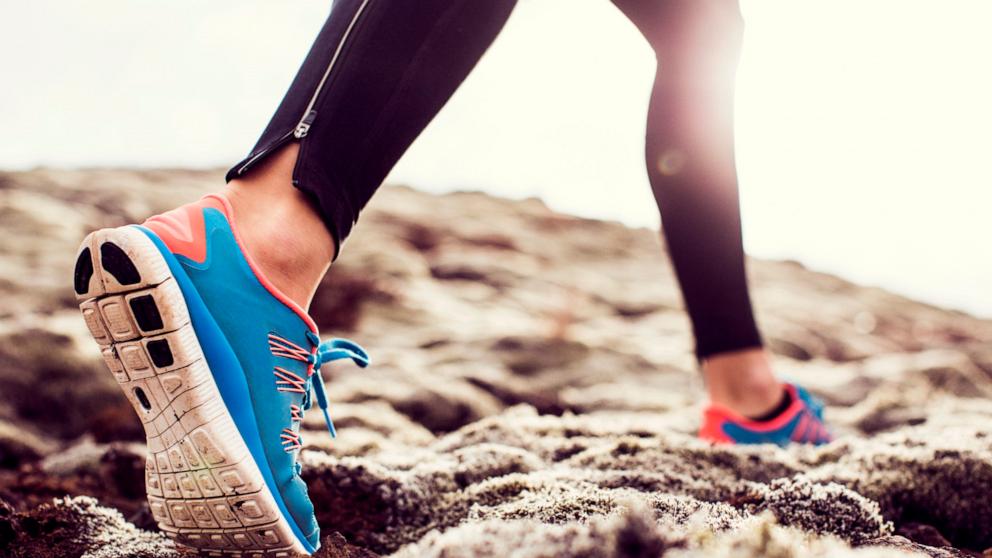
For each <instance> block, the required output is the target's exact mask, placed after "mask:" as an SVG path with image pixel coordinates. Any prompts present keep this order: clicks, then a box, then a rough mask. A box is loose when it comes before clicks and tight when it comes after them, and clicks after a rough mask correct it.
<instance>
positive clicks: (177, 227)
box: [142, 197, 224, 264]
mask: <svg viewBox="0 0 992 558" xmlns="http://www.w3.org/2000/svg"><path fill="white" fill-rule="evenodd" d="M207 207H212V208H214V209H217V210H220V211H223V208H224V206H223V204H222V203H220V202H219V201H217V200H216V199H215V198H211V197H205V198H203V199H201V200H200V201H198V202H195V203H190V204H187V205H184V206H182V207H177V208H176V209H173V210H172V211H167V212H165V213H163V214H161V215H156V216H154V217H151V218H149V219H148V220H147V221H145V222H144V223H142V224H143V225H144V226H145V227H148V228H149V229H151V230H152V232H154V233H155V234H156V235H157V236H158V237H159V238H161V239H162V242H164V243H165V245H166V246H167V247H168V248H169V251H171V252H172V253H173V254H179V255H180V256H183V257H185V258H189V259H190V260H193V261H194V262H196V263H198V264H202V263H203V262H204V261H206V259H207V235H206V231H205V230H204V226H205V225H204V219H203V210H204V209H205V208H207Z"/></svg>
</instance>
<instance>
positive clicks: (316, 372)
mask: <svg viewBox="0 0 992 558" xmlns="http://www.w3.org/2000/svg"><path fill="white" fill-rule="evenodd" d="M307 339H309V340H310V342H311V343H313V344H314V346H316V347H317V352H316V353H309V354H308V355H307V362H309V363H310V369H309V370H308V377H307V381H308V382H309V384H310V385H309V387H310V390H308V391H307V393H306V394H305V395H304V397H303V409H304V410H307V409H309V408H310V407H311V406H312V405H313V401H312V400H311V398H310V393H311V392H312V393H313V395H314V396H316V398H317V407H319V408H320V411H321V412H322V413H323V414H324V421H325V422H326V423H327V431H328V432H330V433H331V437H332V438H336V437H337V435H338V432H337V429H335V428H334V421H333V420H332V419H331V414H330V412H329V411H328V410H327V407H328V405H327V386H326V385H325V384H324V377H323V376H322V375H321V374H320V368H321V366H323V365H324V364H327V363H329V362H333V361H336V360H345V359H351V361H352V362H354V363H355V364H357V365H358V367H359V368H365V367H366V366H368V365H369V364H370V363H371V362H372V360H371V359H370V358H369V354H368V353H367V352H365V349H363V348H362V347H361V345H359V344H358V343H355V342H354V341H351V340H349V339H341V338H335V339H329V340H327V341H321V340H320V337H317V335H316V334H315V333H313V332H311V331H308V332H307Z"/></svg>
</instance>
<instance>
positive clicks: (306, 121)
mask: <svg viewBox="0 0 992 558" xmlns="http://www.w3.org/2000/svg"><path fill="white" fill-rule="evenodd" d="M370 1H371V0H362V4H361V5H360V6H358V9H357V10H355V15H354V16H352V18H351V22H350V23H348V27H347V28H346V29H345V30H344V34H343V35H341V40H340V41H339V42H338V46H337V48H336V49H335V50H334V55H333V56H331V61H330V62H328V63H327V69H326V70H324V75H323V76H321V78H320V82H319V83H317V89H316V90H315V91H314V92H313V95H311V96H310V102H309V103H308V104H307V108H306V109H305V110H304V111H303V117H302V118H300V121H299V122H297V124H296V126H295V127H294V128H293V130H292V131H291V132H287V133H286V134H284V135H283V136H282V137H280V138H279V139H278V140H276V141H275V142H274V143H272V144H271V145H269V146H268V147H266V148H265V149H263V150H261V151H259V152H258V153H256V154H255V155H253V156H251V157H250V158H249V159H248V160H247V161H245V164H243V165H241V167H239V168H238V175H239V176H240V175H242V174H244V172H245V171H246V170H248V168H249V167H251V166H252V165H253V164H255V162H256V161H258V160H259V159H261V158H262V157H265V156H266V155H268V154H269V153H271V152H272V151H274V150H276V149H278V148H279V147H282V145H283V144H284V143H286V142H287V141H288V140H289V139H290V138H296V139H298V140H299V139H303V138H305V137H306V136H307V133H309V131H310V126H312V125H313V122H314V120H316V119H317V111H316V110H314V106H316V105H317V99H318V98H319V97H320V92H321V91H322V90H323V89H324V85H325V84H326V83H327V78H329V77H330V75H331V70H333V69H334V65H335V64H337V61H338V58H339V57H340V56H341V51H342V50H344V45H345V43H346V42H347V41H348V36H349V35H351V31H352V29H354V28H355V24H356V23H357V22H358V18H360V17H361V16H362V12H364V11H365V7H366V6H368V4H369V2H370ZM297 162H299V161H297ZM293 174H294V177H295V174H296V173H295V170H294V173H293ZM294 181H295V178H294Z"/></svg>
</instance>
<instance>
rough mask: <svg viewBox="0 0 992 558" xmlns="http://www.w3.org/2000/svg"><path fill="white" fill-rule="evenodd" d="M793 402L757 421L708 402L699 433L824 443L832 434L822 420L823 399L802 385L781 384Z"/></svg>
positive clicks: (723, 438)
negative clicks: (810, 392)
mask: <svg viewBox="0 0 992 558" xmlns="http://www.w3.org/2000/svg"><path fill="white" fill-rule="evenodd" d="M783 385H784V387H785V390H786V393H787V394H788V395H789V397H790V398H791V400H792V403H791V404H789V406H788V407H787V408H786V409H785V410H784V411H782V413H781V414H780V415H778V416H777V417H775V418H773V419H771V420H767V421H756V420H752V419H749V418H747V417H744V416H741V415H739V414H737V413H735V412H733V411H731V410H730V409H727V408H726V407H721V406H719V405H710V406H709V407H708V408H707V409H706V411H704V413H703V427H702V428H701V429H700V431H699V437H700V438H702V439H704V440H708V441H710V442H715V443H722V444H777V445H779V446H783V447H784V446H787V445H789V444H791V443H801V444H814V445H820V444H826V443H828V442H830V441H831V440H832V439H833V437H832V436H831V435H830V431H829V430H827V427H826V426H825V425H824V423H823V403H822V402H821V401H820V400H819V399H817V398H816V397H813V396H812V395H810V394H809V392H807V391H806V390H805V389H803V388H801V387H799V386H797V385H794V384H783Z"/></svg>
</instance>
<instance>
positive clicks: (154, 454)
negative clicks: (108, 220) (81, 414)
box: [74, 196, 369, 556]
mask: <svg viewBox="0 0 992 558" xmlns="http://www.w3.org/2000/svg"><path fill="white" fill-rule="evenodd" d="M74 288H75V292H76V296H77V299H78V300H79V303H80V304H79V307H80V310H81V311H82V314H83V317H84V319H85V321H86V325H87V327H88V328H89V330H90V332H91V333H92V335H93V338H94V339H95V340H96V341H97V343H98V344H99V345H100V348H101V351H102V353H103V358H104V360H105V361H106V363H107V366H108V368H110V371H111V373H112V374H113V375H114V377H115V378H116V379H117V381H118V383H119V384H120V386H121V389H122V390H123V391H124V394H125V396H127V398H128V399H129V400H130V402H131V404H132V405H133V406H134V409H135V411H136V412H137V414H138V416H139V418H140V419H141V421H142V423H143V425H144V428H145V433H146V436H147V438H148V458H147V461H146V487H147V492H148V503H149V506H150V508H151V512H152V515H153V516H154V517H155V520H156V521H157V522H158V524H159V527H161V529H162V530H163V531H164V532H165V533H166V534H168V535H169V536H170V537H172V538H173V539H174V540H176V541H177V542H178V543H180V544H182V545H185V546H189V547H192V548H195V549H197V550H200V551H204V552H207V553H214V554H221V553H223V554H224V555H228V554H236V555H237V554H250V555H252V556H254V555H259V554H265V555H272V556H290V555H309V554H312V553H313V552H314V551H315V550H316V549H317V548H318V547H319V545H320V530H319V528H318V526H317V522H316V519H315V517H314V512H313V505H312V504H311V502H310V499H309V497H308V496H307V488H306V484H305V483H304V482H303V480H302V479H301V478H300V464H299V462H298V457H299V452H300V448H301V447H302V444H303V441H302V439H301V438H300V426H301V422H302V420H303V414H304V412H305V411H306V410H307V409H308V408H310V406H311V403H312V401H313V398H316V401H317V404H318V406H319V407H320V408H321V410H322V411H323V413H324V416H325V418H326V420H327V424H328V428H329V430H330V431H331V433H332V435H333V434H334V426H333V423H332V422H331V419H330V416H329V415H328V413H327V397H326V394H325V391H324V383H323V380H322V379H321V376H320V372H319V369H320V366H321V365H322V364H324V363H327V362H329V361H332V360H338V359H350V360H352V361H354V362H355V363H356V364H358V365H359V366H362V367H364V366H367V365H368V363H369V358H368V355H367V354H366V353H365V351H364V350H362V349H361V347H359V346H357V345H356V344H354V343H352V342H350V341H347V340H343V339H335V340H332V341H328V342H324V343H321V342H320V338H319V337H318V334H317V327H316V326H315V325H314V323H313V320H312V319H310V317H309V316H307V314H306V312H305V311H303V310H302V309H301V308H299V307H298V306H297V305H296V304H294V303H293V302H292V301H290V300H289V299H287V298H286V297H285V296H283V295H282V294H281V293H280V292H279V291H278V290H277V289H275V288H274V287H273V286H272V285H271V284H270V283H269V282H268V281H267V280H266V279H265V278H264V276H263V275H262V274H261V273H260V272H259V271H258V268H257V267H256V266H255V265H254V264H253V262H252V261H251V258H250V257H249V256H248V254H247V253H246V252H245V251H244V250H243V249H242V245H241V243H240V242H239V236H238V231H237V228H236V227H235V223H234V219H233V211H232V209H231V206H230V204H229V203H228V202H227V200H226V199H225V198H223V197H221V196H207V197H206V198H203V199H202V200H200V201H199V202H197V203H194V204H190V205H186V206H183V207H180V208H179V209H176V210H173V211H170V212H168V213H165V214H163V215H160V216H157V217H153V218H151V219H149V220H148V221H147V222H146V223H145V224H144V225H143V226H127V227H121V228H116V229H104V230H100V231H97V232H94V233H92V234H90V235H89V236H87V237H86V239H85V240H84V241H83V244H82V246H80V249H79V254H78V256H77V259H76V267H75V275H74Z"/></svg>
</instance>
